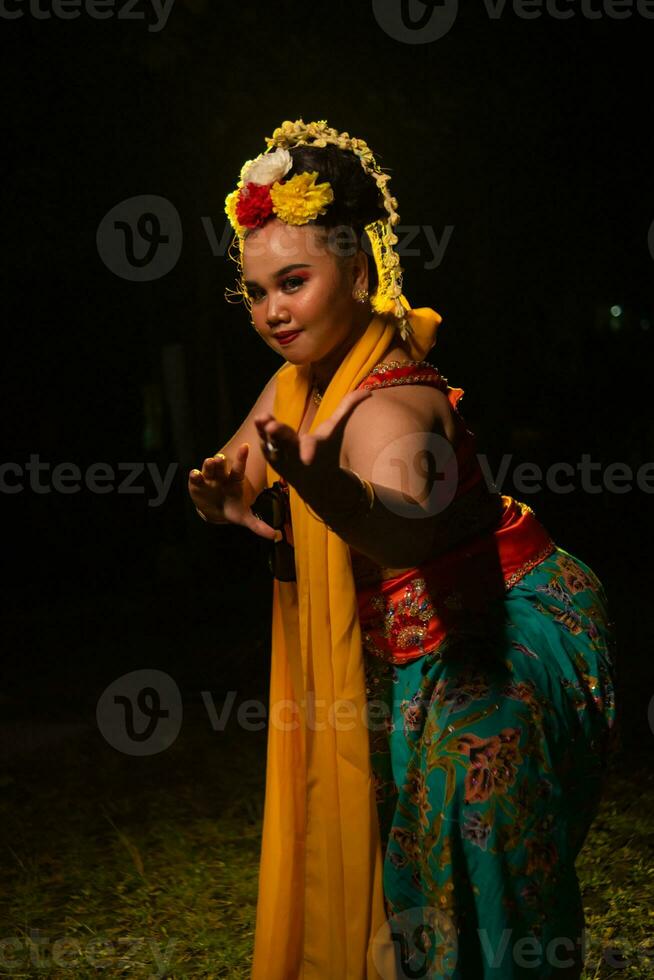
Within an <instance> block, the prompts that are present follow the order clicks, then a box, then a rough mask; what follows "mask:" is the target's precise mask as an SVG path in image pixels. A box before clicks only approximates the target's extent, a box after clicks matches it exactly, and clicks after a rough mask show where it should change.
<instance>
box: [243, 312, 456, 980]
mask: <svg viewBox="0 0 654 980" xmlns="http://www.w3.org/2000/svg"><path fill="white" fill-rule="evenodd" d="M401 299H402V302H403V305H404V306H405V307H406V308H407V310H410V307H409V304H408V303H407V302H406V300H405V298H404V297H402V298H401ZM408 316H409V322H410V324H411V327H412V329H413V334H412V336H410V337H409V341H408V344H409V351H410V356H411V357H413V358H414V359H415V360H420V359H422V358H423V357H424V356H425V355H426V353H427V352H428V351H429V350H430V349H431V347H432V346H433V345H434V343H435V336H436V329H437V327H438V324H439V323H440V322H441V317H440V316H439V314H438V313H436V312H435V311H434V310H431V309H429V308H423V309H418V310H410V312H409V314H408ZM397 339H398V338H397V334H396V328H395V325H394V322H393V321H392V320H390V319H389V317H388V316H386V315H385V314H376V315H374V316H373V317H372V319H371V321H370V323H369V324H368V327H367V328H366V330H365V332H364V333H363V335H362V336H361V337H360V338H359V340H358V341H357V342H356V344H355V345H354V346H353V347H352V348H351V349H350V351H349V352H348V353H347V354H346V356H345V357H344V359H343V361H342V362H341V364H340V366H339V368H338V369H337V371H336V373H335V374H334V376H333V378H332V380H331V382H330V384H329V386H328V388H327V390H326V391H325V393H324V395H323V398H322V401H321V403H320V407H319V409H318V412H317V413H316V416H315V419H314V420H313V423H312V425H311V429H314V428H315V427H316V426H318V425H320V423H321V422H322V421H323V419H326V418H328V417H329V416H330V415H331V414H332V413H333V412H334V411H335V410H336V408H337V406H338V405H339V403H340V402H341V401H342V399H343V398H344V397H345V395H346V394H347V392H349V391H352V390H354V389H355V388H356V387H357V385H358V384H359V383H360V382H361V381H362V380H363V379H364V378H365V377H366V376H367V375H368V374H369V373H370V371H371V370H372V368H373V367H375V365H376V364H377V363H378V362H379V361H380V360H381V359H382V358H383V356H384V354H385V353H386V352H387V351H388V350H389V349H390V348H391V347H392V346H394V344H395V343H396V342H397ZM309 373H310V366H309V365H294V364H291V363H289V362H287V363H286V364H284V365H283V366H282V367H281V368H280V370H279V371H278V373H277V390H276V396H275V403H274V408H273V414H274V416H275V418H276V419H278V420H279V421H281V422H285V423H287V424H288V425H290V426H292V427H293V428H294V429H295V430H297V429H298V427H299V425H300V423H301V421H302V416H303V414H304V407H305V404H306V400H307V396H308V392H309ZM266 472H267V481H268V485H269V486H270V485H271V484H272V483H273V481H274V480H276V479H279V474H278V473H276V471H275V470H274V469H273V468H272V467H271V466H270V465H269V464H268V465H267V467H266ZM290 506H291V519H292V525H293V539H294V545H295V564H296V576H297V581H296V582H280V581H278V580H277V579H275V580H274V586H273V618H272V663H271V679H270V705H269V715H268V719H269V727H268V749H267V769H266V796H265V807H264V820H263V837H262V847H261V862H260V869H259V896H258V903H257V915H256V934H255V949H254V962H253V967H252V974H251V976H252V980H395V977H396V972H395V952H394V948H393V943H392V940H391V938H390V929H389V927H388V922H387V919H386V910H385V907H384V896H383V885H382V857H381V844H380V834H379V823H378V816H377V809H376V802H375V790H374V785H373V781H372V771H371V766H370V744H369V733H368V727H367V724H366V704H367V700H366V691H365V673H364V661H363V654H362V646H361V632H360V627H359V619H358V610H357V601H356V590H355V585H354V579H353V576H352V567H351V563H350V552H349V548H348V546H347V544H345V542H344V541H343V540H342V539H341V538H339V537H338V536H337V535H336V534H335V533H333V532H331V531H329V530H328V529H327V527H326V526H325V524H323V523H321V522H320V521H318V520H316V518H315V517H313V516H312V515H311V514H310V513H309V511H308V509H307V507H306V506H305V504H304V502H303V500H302V499H301V497H299V495H298V494H297V493H296V492H295V489H294V487H292V486H291V487H290ZM339 705H340V707H339Z"/></svg>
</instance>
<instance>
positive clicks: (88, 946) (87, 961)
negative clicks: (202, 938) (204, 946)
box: [0, 930, 177, 977]
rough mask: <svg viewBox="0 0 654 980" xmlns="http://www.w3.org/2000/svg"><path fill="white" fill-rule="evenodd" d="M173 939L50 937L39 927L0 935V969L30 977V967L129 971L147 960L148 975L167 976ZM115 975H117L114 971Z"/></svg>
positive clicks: (175, 942) (48, 969)
mask: <svg viewBox="0 0 654 980" xmlns="http://www.w3.org/2000/svg"><path fill="white" fill-rule="evenodd" d="M176 945H177V940H176V939H169V940H168V941H167V943H166V945H165V947H164V945H163V943H158V942H156V941H155V940H154V939H149V938H144V937H143V936H119V937H115V936H112V937H111V938H104V937H102V936H91V937H90V938H88V939H87V938H84V939H80V938H78V937H77V936H61V937H59V938H58V939H51V938H50V936H47V935H43V934H42V933H41V932H40V931H39V930H32V931H31V933H30V935H28V936H24V937H19V936H6V937H3V938H0V969H2V971H3V974H4V973H5V971H7V975H9V976H11V975H13V974H14V973H15V974H16V975H20V976H27V975H28V974H27V971H28V970H29V975H30V976H32V975H33V974H32V969H31V968H35V969H37V970H39V971H43V972H44V974H45V972H46V971H50V970H52V969H53V968H55V967H60V968H61V969H62V970H70V969H71V968H73V967H81V968H83V969H84V971H85V972H86V970H87V969H88V968H89V967H90V968H93V967H98V968H100V969H101V970H107V969H108V968H109V967H112V968H113V970H121V971H122V970H129V969H130V968H133V967H134V965H135V964H136V962H138V964H139V966H142V965H143V962H144V960H146V961H147V959H150V960H151V961H152V963H153V964H154V966H155V968H156V973H154V974H150V976H157V977H163V976H169V975H170V974H169V970H170V967H171V961H172V957H173V947H175V946H176ZM113 975H117V974H115V973H114V974H113Z"/></svg>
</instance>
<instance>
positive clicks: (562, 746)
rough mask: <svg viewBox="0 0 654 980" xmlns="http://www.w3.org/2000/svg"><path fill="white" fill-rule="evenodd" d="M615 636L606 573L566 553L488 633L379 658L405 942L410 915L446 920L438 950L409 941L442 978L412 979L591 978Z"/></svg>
mask: <svg viewBox="0 0 654 980" xmlns="http://www.w3.org/2000/svg"><path fill="white" fill-rule="evenodd" d="M612 625H613V624H612V623H611V622H610V621H609V619H608V610H607V604H606V597H605V594H604V590H603V588H602V585H601V583H600V581H599V579H598V578H597V576H596V575H595V574H594V573H593V571H592V570H591V569H590V568H589V567H588V566H587V565H585V564H584V563H583V562H581V561H580V560H578V559H576V558H574V557H573V556H572V555H569V554H568V553H567V552H565V551H564V550H563V549H561V548H557V549H556V551H555V552H553V553H552V554H551V555H550V556H549V557H548V558H546V559H544V560H543V561H542V562H540V564H538V565H537V566H536V567H535V568H534V569H533V570H532V571H530V572H529V573H528V574H527V575H526V576H524V577H523V578H522V579H521V580H520V581H518V582H517V583H516V584H515V585H514V586H513V587H512V588H510V589H509V590H508V591H507V593H506V595H505V596H504V598H503V599H500V600H498V602H497V603H496V604H495V606H494V607H493V609H492V610H490V611H489V615H488V618H487V620H486V629H485V631H484V630H479V629H477V630H476V631H474V632H471V633H470V634H467V635H466V634H464V633H461V634H460V635H455V634H451V635H448V636H447V638H446V639H445V641H444V642H443V643H442V644H441V646H440V647H439V648H438V649H437V650H435V651H433V652H431V653H428V654H426V655H425V656H424V657H420V658H417V659H415V660H412V661H410V662H408V663H405V664H393V663H390V662H388V661H384V660H381V659H380V658H379V657H377V656H374V655H373V654H370V653H364V658H365V666H366V681H367V684H366V690H367V696H368V706H369V732H370V745H371V760H372V768H373V775H374V780H375V787H376V797H377V806H378V814H379V820H380V829H381V836H382V847H383V854H384V895H385V901H386V905H387V911H388V914H389V917H391V922H392V923H393V922H394V923H395V927H396V931H398V934H401V933H402V928H401V924H400V925H399V926H398V923H400V921H401V917H402V914H403V913H406V911H407V910H409V909H416V908H424V907H425V906H429V907H430V908H432V909H435V910H437V911H438V912H439V913H441V918H440V919H439V920H438V921H439V922H440V923H441V928H440V930H439V932H440V935H439V936H438V941H436V940H435V939H434V943H433V944H432V945H431V946H430V945H429V944H427V945H426V946H425V945H424V944H422V945H421V946H419V947H418V948H416V945H415V941H414V940H415V936H413V933H411V934H409V930H407V935H405V936H403V938H402V948H403V949H404V952H405V954H406V956H408V957H409V960H410V964H411V966H410V969H411V970H415V969H416V968H417V966H416V964H419V963H422V964H423V966H424V968H425V971H426V972H422V973H416V972H413V973H411V972H408V973H406V972H405V975H407V976H408V975H414V976H418V975H421V976H428V977H433V978H438V980H441V978H443V980H473V978H474V980H490V978H499V980H522V978H525V977H535V976H537V977H539V980H540V978H557V977H563V976H566V975H567V976H568V977H571V976H575V975H578V970H579V966H578V965H577V967H574V966H569V968H568V969H569V970H570V969H571V970H572V972H568V973H567V974H566V972H565V970H563V969H562V968H561V964H562V963H565V962H566V959H567V960H568V961H569V963H570V964H572V963H573V961H575V962H577V964H579V963H580V957H581V952H580V951H581V948H582V947H581V944H582V939H581V935H582V931H583V926H584V917H583V906H582V902H581V896H580V893H579V885H578V881H577V877H576V873H575V867H574V862H575V858H576V856H577V854H578V852H579V849H580V848H581V846H582V844H583V841H584V839H585V837H586V834H587V832H588V829H589V827H590V824H591V822H592V820H593V818H594V815H595V813H596V811H597V806H598V803H599V799H600V795H601V791H602V786H603V774H604V770H605V767H606V761H607V758H608V756H609V753H610V752H611V751H612V749H613V747H614V744H615V735H616V704H615V682H616V672H615V663H614V656H615V648H614V637H613V628H612ZM432 928H433V927H432ZM521 942H522V944H523V945H522V946H521ZM525 943H529V944H530V945H529V949H530V950H533V949H536V950H538V949H540V950H541V961H538V959H537V956H536V958H535V954H530V956H529V957H527V956H523V955H521V953H520V950H521V949H522V948H524V944H525ZM421 949H422V950H423V952H422V953H421V952H420V950H421ZM430 949H431V953H430ZM548 950H549V952H548ZM409 954H410V955H409ZM430 955H431V957H432V959H431V961H430V959H429V957H430ZM402 962H404V961H402ZM535 963H536V964H537V968H535V967H534V964H535ZM407 969H409V966H408V965H407ZM575 969H576V970H577V973H575ZM400 975H402V974H400Z"/></svg>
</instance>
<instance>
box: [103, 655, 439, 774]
mask: <svg viewBox="0 0 654 980" xmlns="http://www.w3.org/2000/svg"><path fill="white" fill-rule="evenodd" d="M200 693H201V697H202V702H203V704H204V706H205V708H206V711H207V717H208V719H209V723H210V725H211V727H212V729H213V730H214V731H217V732H221V731H224V730H225V728H226V726H227V723H228V721H229V719H230V717H232V715H233V714H234V712H233V709H234V705H235V702H236V698H237V694H238V692H237V691H228V692H227V695H226V696H225V699H224V700H223V701H222V703H221V704H220V705H218V706H217V705H216V704H215V702H214V698H213V695H212V693H211V691H201V692H200ZM395 705H396V706H397V705H404V701H402V699H398V700H397V701H396V702H395ZM392 712H393V705H392V704H390V703H388V702H387V701H384V700H381V699H375V698H374V697H373V696H371V697H368V696H367V695H366V696H365V697H364V699H363V700H362V701H361V702H357V701H355V700H353V699H350V698H336V699H334V700H333V701H331V702H328V701H326V700H325V699H324V698H316V697H315V695H314V694H313V692H311V691H309V692H307V697H306V698H302V699H300V700H299V701H295V700H293V699H291V698H280V699H278V700H276V701H273V702H272V703H271V704H270V708H268V705H267V703H265V702H263V701H260V700H258V699H257V698H249V699H247V700H244V701H241V702H240V703H239V704H238V707H237V709H236V712H235V717H236V722H237V724H238V726H239V728H241V729H242V730H243V731H247V732H260V731H262V730H263V729H265V727H266V724H268V725H269V726H272V727H273V728H276V729H277V730H279V731H283V732H293V731H297V730H298V729H299V728H301V727H304V728H306V729H308V730H310V731H314V732H323V731H326V730H327V729H329V728H331V729H333V730H334V731H341V732H349V731H352V730H353V729H354V728H356V727H359V726H361V725H362V726H364V727H365V728H367V729H369V730H370V731H375V732H377V731H384V730H388V729H389V728H390V727H392V724H393V722H392V718H391V715H392ZM183 713H184V712H183V705H182V697H181V693H180V690H179V687H178V686H177V683H176V682H175V680H174V678H172V677H171V676H170V674H167V673H166V672H165V671H163V670H157V669H155V668H143V669H142V670H134V671H131V672H130V673H128V674H123V675H122V676H121V677H118V678H116V680H114V681H112V682H111V684H109V685H108V687H106V688H105V690H104V691H103V692H102V694H101V695H100V697H99V698H98V703H97V706H96V721H97V725H98V730H99V731H100V734H101V735H102V736H103V738H104V739H105V740H106V741H107V742H108V743H109V744H110V745H111V746H113V748H115V749H116V750H117V751H118V752H123V753H124V754H125V755H136V756H147V755H156V754H157V753H159V752H163V751H165V750H166V749H167V748H169V747H170V746H171V745H172V744H173V742H174V741H175V739H176V738H177V736H178V735H179V732H180V730H181V727H182V718H183ZM406 723H407V724H408V725H413V726H415V725H417V724H419V717H418V714H417V713H416V712H414V713H413V714H412V715H411V717H410V718H409V721H408V722H406Z"/></svg>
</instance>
